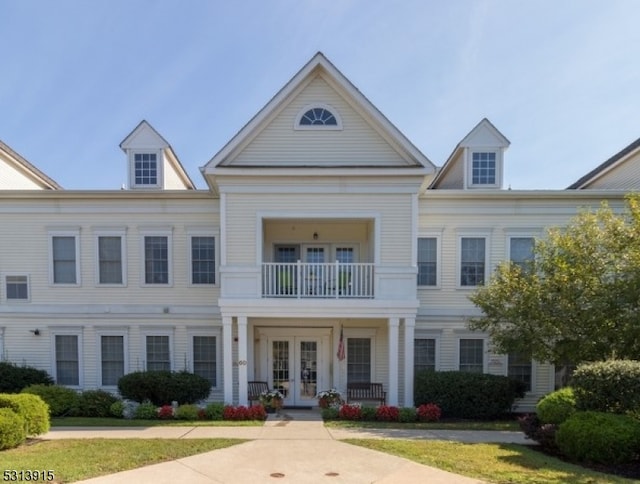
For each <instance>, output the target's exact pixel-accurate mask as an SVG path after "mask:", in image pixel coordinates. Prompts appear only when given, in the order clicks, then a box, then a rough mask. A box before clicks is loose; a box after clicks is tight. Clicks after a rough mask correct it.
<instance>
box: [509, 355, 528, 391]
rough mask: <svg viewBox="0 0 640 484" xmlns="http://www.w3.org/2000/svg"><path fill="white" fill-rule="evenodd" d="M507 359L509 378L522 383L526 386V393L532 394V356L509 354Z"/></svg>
mask: <svg viewBox="0 0 640 484" xmlns="http://www.w3.org/2000/svg"><path fill="white" fill-rule="evenodd" d="M507 359H508V365H507V376H509V377H510V378H513V379H515V380H520V381H522V382H523V383H524V384H525V391H527V392H530V391H531V381H532V380H533V378H532V376H533V370H532V364H531V356H530V355H525V354H522V353H509V355H508V356H507Z"/></svg>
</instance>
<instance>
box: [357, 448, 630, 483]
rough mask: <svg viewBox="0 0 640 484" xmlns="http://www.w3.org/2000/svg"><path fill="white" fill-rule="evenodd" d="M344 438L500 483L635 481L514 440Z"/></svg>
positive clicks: (413, 459) (382, 450) (457, 472)
mask: <svg viewBox="0 0 640 484" xmlns="http://www.w3.org/2000/svg"><path fill="white" fill-rule="evenodd" d="M345 442H348V443H350V444H353V445H359V446H361V447H366V448H367V449H372V450H378V451H380V452H385V453H388V454H393V455H397V456H400V457H404V458H406V459H410V460H412V461H415V462H418V463H420V464H426V465H430V466H432V467H438V468H440V469H444V470H447V471H451V472H455V473H456V474H462V475H465V476H469V477H474V478H477V479H481V480H483V481H486V482H493V483H500V484H502V483H509V484H533V483H551V484H554V483H555V484H605V483H629V482H637V481H631V480H629V479H623V478H620V477H614V476H610V475H607V474H601V473H598V472H593V471H590V470H587V469H584V468H582V467H580V466H575V465H572V464H568V463H566V462H563V461H561V460H559V459H556V458H553V457H549V456H547V455H544V454H541V453H540V452H537V451H535V450H532V449H529V448H527V447H526V446H522V445H515V444H463V443H458V442H443V441H437V440H422V441H420V440H417V441H416V440H411V441H409V440H391V439H386V440H374V439H349V440H345Z"/></svg>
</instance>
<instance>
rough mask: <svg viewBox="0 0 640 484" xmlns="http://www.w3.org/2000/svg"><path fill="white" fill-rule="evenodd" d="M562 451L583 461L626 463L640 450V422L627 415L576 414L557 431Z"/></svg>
mask: <svg viewBox="0 0 640 484" xmlns="http://www.w3.org/2000/svg"><path fill="white" fill-rule="evenodd" d="M556 443H557V445H558V448H559V449H560V452H562V453H563V454H564V455H566V456H567V457H570V458H571V459H575V460H577V461H580V462H591V463H596V464H622V463H626V462H631V461H632V460H633V459H634V458H635V457H636V456H637V453H638V450H639V449H640V422H638V421H636V420H634V419H633V418H631V417H628V416H626V415H616V414H612V413H603V412H576V413H574V414H573V415H572V416H571V417H569V418H568V419H567V420H566V421H565V422H564V423H562V424H561V425H560V427H559V428H558V431H557V432H556Z"/></svg>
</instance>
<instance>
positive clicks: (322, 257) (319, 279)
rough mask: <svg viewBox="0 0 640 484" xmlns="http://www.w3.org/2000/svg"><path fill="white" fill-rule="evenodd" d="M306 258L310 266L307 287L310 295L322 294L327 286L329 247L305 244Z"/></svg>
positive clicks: (305, 260)
mask: <svg viewBox="0 0 640 484" xmlns="http://www.w3.org/2000/svg"><path fill="white" fill-rule="evenodd" d="M303 253H304V260H303V262H306V263H307V264H311V265H310V266H309V270H308V271H307V274H306V281H305V282H306V287H307V292H308V293H309V294H310V295H319V294H322V293H323V291H324V288H325V278H326V274H325V272H326V268H325V266H324V263H325V262H327V247H325V246H323V245H306V246H304V251H303ZM316 264H317V265H316Z"/></svg>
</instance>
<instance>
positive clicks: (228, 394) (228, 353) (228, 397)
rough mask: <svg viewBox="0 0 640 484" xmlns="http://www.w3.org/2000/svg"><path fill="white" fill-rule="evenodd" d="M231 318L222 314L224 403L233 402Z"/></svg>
mask: <svg viewBox="0 0 640 484" xmlns="http://www.w3.org/2000/svg"><path fill="white" fill-rule="evenodd" d="M232 323H233V319H232V318H231V316H222V357H223V360H222V375H223V378H224V403H228V404H233V335H232V334H231V332H232V329H233V328H232Z"/></svg>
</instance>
